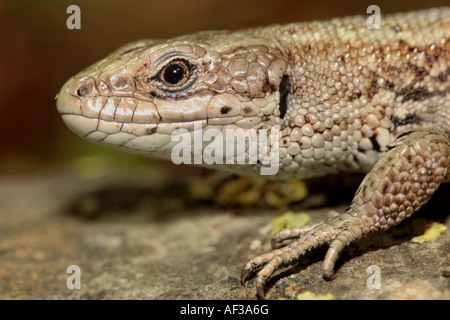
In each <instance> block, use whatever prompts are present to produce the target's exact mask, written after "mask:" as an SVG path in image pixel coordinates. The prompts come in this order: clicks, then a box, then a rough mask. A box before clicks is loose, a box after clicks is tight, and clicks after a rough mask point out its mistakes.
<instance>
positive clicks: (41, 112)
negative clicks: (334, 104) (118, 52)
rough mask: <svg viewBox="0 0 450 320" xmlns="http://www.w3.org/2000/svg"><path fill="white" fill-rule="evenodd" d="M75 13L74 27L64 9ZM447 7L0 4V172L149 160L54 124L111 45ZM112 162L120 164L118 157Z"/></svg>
mask: <svg viewBox="0 0 450 320" xmlns="http://www.w3.org/2000/svg"><path fill="white" fill-rule="evenodd" d="M71 4H76V5H78V6H79V7H80V8H81V27H82V29H81V30H68V29H67V28H66V20H67V18H68V17H69V14H67V13H66V9H67V7H68V6H69V5H71ZM371 4H376V5H378V6H379V7H380V8H381V13H382V14H386V13H392V12H400V11H411V10H417V9H422V8H431V7H434V6H444V5H446V4H447V5H448V4H449V3H448V1H445V0H442V1H439V0H436V1H426V2H425V1H423V0H413V1H411V0H405V1H395V2H394V1H376V2H374V1H360V0H347V1H311V2H303V1H293V0H252V1H244V0H228V1H214V0H189V1H186V0H166V1H161V0H156V1H155V0H151V1H145V0H136V1H118V0H108V1H103V0H102V1H92V0H90V1H75V0H71V1H63V0H58V1H56V0H53V1H52V0H40V1H36V0H19V1H17V0H2V1H0V35H1V38H0V39H1V42H0V43H1V50H0V173H2V174H5V173H29V172H33V171H36V170H41V169H42V168H44V167H46V168H49V167H54V165H55V164H61V163H67V162H70V161H73V159H76V158H77V157H83V156H97V157H103V158H104V159H107V160H106V161H108V162H112V163H114V162H120V163H121V164H123V163H132V164H133V165H135V164H136V163H148V160H146V159H144V160H143V159H141V158H139V157H135V156H128V155H121V154H119V152H116V151H108V150H107V149H106V148H102V147H98V146H95V145H92V144H90V143H88V142H85V141H83V140H82V139H79V138H78V137H77V136H75V135H74V134H73V133H72V132H70V131H69V130H68V129H67V128H65V127H64V124H63V123H62V121H61V120H60V117H59V115H58V113H57V111H56V107H55V100H54V97H55V96H56V94H57V93H58V91H59V89H60V88H61V86H62V85H63V83H64V82H65V81H66V80H67V79H68V78H70V77H71V76H73V75H75V74H76V73H77V72H79V71H80V70H82V69H83V68H85V67H86V66H88V65H90V64H91V63H93V62H95V61H97V60H99V59H101V58H103V57H104V56H105V55H107V54H108V53H109V52H111V51H112V50H114V49H116V48H117V47H119V46H121V45H123V44H125V43H127V42H130V41H134V40H138V39H140V38H165V37H173V36H177V35H181V34H185V33H190V32H195V31H199V30H208V29H239V28H246V27H251V26H258V25H268V24H272V23H280V24H282V23H288V22H296V21H308V20H317V19H330V18H332V17H337V16H345V15H354V14H363V15H366V9H367V7H368V6H369V5H371ZM118 159H119V160H118Z"/></svg>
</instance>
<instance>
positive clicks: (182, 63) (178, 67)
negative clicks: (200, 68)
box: [159, 59, 193, 87]
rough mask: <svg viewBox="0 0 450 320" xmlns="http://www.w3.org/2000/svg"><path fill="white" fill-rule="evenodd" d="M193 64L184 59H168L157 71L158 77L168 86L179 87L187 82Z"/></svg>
mask: <svg viewBox="0 0 450 320" xmlns="http://www.w3.org/2000/svg"><path fill="white" fill-rule="evenodd" d="M192 70H193V66H192V65H191V64H190V63H189V62H188V61H186V60H184V59H178V60H172V61H170V62H169V63H168V64H167V65H166V66H165V67H164V68H163V69H162V70H161V72H160V73H159V79H160V80H161V81H162V82H163V83H164V84H165V85H167V86H169V87H179V86H182V85H183V84H185V83H186V82H188V80H189V79H190V77H191V73H192Z"/></svg>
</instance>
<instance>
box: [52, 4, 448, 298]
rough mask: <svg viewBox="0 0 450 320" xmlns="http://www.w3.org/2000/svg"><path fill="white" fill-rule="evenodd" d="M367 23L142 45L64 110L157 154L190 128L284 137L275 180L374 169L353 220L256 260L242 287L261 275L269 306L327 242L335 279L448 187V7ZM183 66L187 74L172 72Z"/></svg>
mask: <svg viewBox="0 0 450 320" xmlns="http://www.w3.org/2000/svg"><path fill="white" fill-rule="evenodd" d="M366 19H367V17H361V16H360V17H347V18H338V19H333V20H330V21H324V22H310V23H295V24H290V25H286V26H269V27H265V28H254V29H248V30H240V31H235V32H229V31H210V32H202V33H197V34H193V35H187V36H183V37H179V38H175V39H169V40H164V41H163V40H144V41H140V42H136V43H133V44H130V45H127V46H125V47H123V48H121V49H119V50H117V51H116V52H114V53H112V54H111V55H110V56H108V57H106V58H105V59H103V60H102V61H100V62H98V63H96V64H94V65H93V66H91V67H89V68H87V69H86V70H84V71H82V72H81V73H80V74H78V75H76V76H75V77H73V78H72V79H70V80H69V81H68V82H67V83H66V84H65V85H64V87H63V88H62V89H61V92H60V94H59V97H58V102H57V105H58V110H59V112H60V113H61V114H62V117H63V120H64V121H65V122H66V124H67V125H68V126H69V128H71V129H72V130H73V131H75V132H76V133H77V134H79V135H81V136H82V137H85V138H87V139H89V140H91V141H93V142H95V143H99V144H103V145H107V146H110V147H113V148H118V149H122V150H125V151H129V152H135V153H141V154H145V155H148V156H151V157H158V158H164V159H170V154H171V150H172V149H173V147H174V144H175V143H174V142H173V141H171V139H170V136H171V133H172V132H173V131H174V130H175V129H178V128H186V129H187V130H189V131H190V134H191V135H194V134H195V133H194V125H195V124H201V126H202V128H204V129H208V128H215V129H218V130H219V131H221V132H225V130H226V129H256V130H260V129H269V130H272V129H278V130H279V136H278V139H277V141H276V143H277V144H276V145H275V147H278V150H279V161H280V163H279V165H280V167H279V170H278V172H277V173H276V174H275V175H272V176H265V177H266V178H268V179H303V178H309V177H314V176H320V175H325V174H327V173H338V172H342V171H359V172H368V174H367V176H366V177H365V179H364V180H363V182H362V183H361V186H360V188H359V189H358V191H357V193H356V195H355V198H354V200H353V203H352V205H351V207H350V208H349V209H348V210H347V211H346V212H344V213H342V214H341V215H339V216H337V217H334V218H332V219H329V220H328V221H325V222H322V223H320V224H318V225H315V226H311V227H306V228H305V227H304V228H293V229H285V230H282V231H280V232H279V233H278V234H276V235H275V236H274V240H273V243H274V246H275V245H277V244H278V243H280V242H283V243H284V242H288V241H290V243H289V244H288V245H287V246H284V247H282V248H280V249H275V250H274V251H272V252H270V253H267V254H265V255H262V256H259V257H256V258H253V259H250V260H249V262H248V263H247V264H246V265H245V266H244V269H243V271H242V282H243V283H244V282H245V281H247V280H248V279H249V278H250V277H253V276H255V278H256V284H257V286H256V287H257V295H258V297H260V298H263V297H264V285H265V283H266V282H267V281H268V279H270V277H271V276H272V274H273V273H274V272H275V271H276V270H278V269H279V268H281V267H285V266H288V265H291V264H294V263H295V262H296V261H298V260H300V259H301V257H302V255H303V254H304V253H305V252H306V251H308V250H311V249H314V248H317V247H319V246H322V245H328V246H329V250H328V253H327V255H326V257H325V260H324V274H325V275H326V276H328V277H330V276H332V274H333V267H334V264H335V262H336V260H337V258H338V256H339V252H340V251H341V250H342V249H343V248H344V247H345V246H347V245H348V244H349V243H350V242H352V241H355V240H357V239H359V238H361V237H363V236H364V235H366V234H368V233H370V232H376V231H383V230H387V229H389V228H390V227H392V226H393V225H396V224H398V223H400V222H401V221H402V220H403V219H405V218H406V217H409V216H411V214H412V213H413V212H415V211H417V210H418V209H419V208H420V207H421V206H422V205H423V204H424V203H426V202H427V201H428V199H429V198H430V197H431V196H432V194H433V193H434V191H435V190H436V189H437V188H438V187H439V185H440V183H441V182H443V181H444V180H445V179H446V176H447V179H448V176H449V173H448V168H449V163H450V159H449V158H450V141H449V133H450V110H449V109H450V79H449V75H450V9H449V8H438V9H431V10H424V11H419V12H412V13H401V14H395V15H386V16H382V26H381V30H369V29H368V28H367V27H366ZM174 68H175V69H177V68H178V69H177V70H178V71H177V72H180V70H183V71H181V74H182V77H180V79H178V78H176V77H175V78H174V79H172V80H171V79H170V78H168V77H166V76H165V75H166V71H167V70H172V71H173V70H174ZM179 74H180V73H179ZM175 80H176V81H175ZM263 166H264V165H263V164H261V163H256V164H252V165H250V164H245V165H229V164H223V165H214V166H212V167H213V168H217V169H223V170H228V171H232V172H235V173H243V174H248V175H259V174H260V169H261V167H263ZM209 167H211V166H209Z"/></svg>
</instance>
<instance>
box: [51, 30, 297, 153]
mask: <svg viewBox="0 0 450 320" xmlns="http://www.w3.org/2000/svg"><path fill="white" fill-rule="evenodd" d="M287 71H288V64H287V62H286V59H285V58H284V57H283V54H282V52H281V51H280V50H278V49H276V48H275V47H274V46H273V45H271V44H269V43H267V41H266V40H263V39H261V38H258V37H254V36H252V35H250V34H247V33H241V32H234V33H233V32H227V31H217V32H204V33H197V34H193V35H189V36H184V37H179V38H174V39H170V40H164V41H160V40H143V41H139V42H135V43H131V44H128V45H126V46H124V47H122V48H120V49H118V50H116V51H115V52H113V53H112V54H110V55H109V56H107V57H106V58H105V59H103V60H101V61H99V62H97V63H95V64H94V65H92V66H90V67H89V68H87V69H85V70H83V71H82V72H80V73H79V74H77V75H76V76H74V77H72V78H71V79H70V80H68V81H67V82H66V83H65V85H64V86H63V87H62V89H61V91H60V93H59V94H58V98H57V108H58V111H59V112H60V113H61V115H62V118H63V121H64V122H65V123H66V125H67V126H68V127H69V128H70V129H71V130H72V131H74V132H75V133H77V134H78V135H80V136H82V137H84V138H86V139H88V140H91V141H93V142H95V143H98V144H102V145H105V146H109V147H113V148H118V149H122V150H124V151H129V152H134V153H141V154H146V155H149V156H152V157H157V158H166V159H168V158H170V154H171V150H172V148H173V146H174V144H176V142H173V141H172V140H171V134H172V133H173V132H174V131H175V130H176V129H186V130H187V131H189V132H191V133H192V132H193V131H194V126H195V125H197V126H196V128H199V127H200V128H216V129H218V130H220V131H221V132H223V131H224V130H225V129H255V130H259V129H264V128H267V129H269V130H270V129H272V128H276V127H278V128H279V126H280V123H281V120H280V118H281V117H280V116H282V115H283V113H285V109H286V106H283V90H284V92H285V93H286V88H289V80H288V77H287V76H286V73H287ZM280 92H281V94H280ZM280 96H281V98H280Z"/></svg>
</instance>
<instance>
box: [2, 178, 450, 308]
mask: <svg viewBox="0 0 450 320" xmlns="http://www.w3.org/2000/svg"><path fill="white" fill-rule="evenodd" d="M179 170H181V169H179ZM190 178H191V177H190V176H189V175H186V176H184V177H183V174H180V171H175V173H171V174H165V172H164V174H160V175H159V177H156V178H150V177H147V176H146V175H145V173H144V174H142V173H138V174H131V175H129V176H124V175H114V174H112V173H108V174H106V175H103V176H101V177H90V178H85V177H82V176H80V175H77V174H74V173H73V172H72V173H69V172H68V171H67V170H60V171H54V172H45V173H38V174H32V175H30V176H26V177H25V176H4V177H1V179H0V260H1V264H0V299H254V297H255V290H254V287H253V286H252V285H251V283H250V284H248V285H247V286H245V287H243V286H241V285H240V279H239V276H240V271H241V268H242V266H243V265H244V263H245V262H246V261H247V259H248V258H250V257H252V256H254V255H257V254H260V253H263V252H266V251H268V250H269V249H270V234H268V232H267V231H268V229H267V225H268V224H269V222H270V221H271V219H273V218H274V217H276V216H279V215H281V214H283V213H284V212H286V208H285V209H273V208H270V207H268V206H264V205H261V204H259V205H256V206H253V207H229V208H226V207H225V208H224V207H219V206H216V205H214V204H211V203H202V202H198V201H194V200H192V199H190V198H189V195H188V192H187V183H188V182H189V179H190ZM449 190H450V188H449V186H448V185H447V186H442V187H441V189H440V190H439V192H438V194H437V195H436V196H435V197H434V198H433V199H432V201H430V203H429V204H427V205H426V207H424V208H423V209H422V210H421V211H420V212H419V213H417V214H416V217H414V216H413V218H412V219H409V221H406V222H404V223H402V224H401V225H400V226H398V227H396V228H395V229H394V230H392V231H389V232H387V233H383V234H379V235H373V236H369V237H367V238H365V239H363V241H361V242H359V243H357V244H353V245H352V246H351V247H350V248H349V249H347V250H346V251H345V252H344V254H343V256H342V257H341V258H340V260H339V263H338V265H337V268H338V270H337V274H336V278H335V279H334V280H332V281H326V280H324V279H323V278H322V275H321V261H322V259H323V256H324V254H325V251H324V250H320V249H319V250H316V251H314V252H312V253H311V254H310V255H308V256H307V257H306V258H305V259H304V260H303V264H301V265H298V266H296V267H294V268H291V269H290V270H289V271H284V272H281V273H279V274H278V275H277V276H275V278H274V279H273V280H272V281H271V282H270V283H269V285H268V286H267V288H266V289H267V295H266V298H268V299H279V298H285V299H295V298H296V297H297V295H298V294H299V293H301V292H304V291H311V292H313V293H316V294H322V295H324V294H328V293H331V294H333V295H334V296H335V297H336V298H337V299H450V278H449V272H450V271H449V270H448V267H449V262H450V258H449V255H450V233H449V231H447V232H445V233H443V234H441V235H440V236H439V237H438V238H436V239H434V240H432V241H428V242H425V243H422V244H419V243H413V242H410V239H411V238H412V237H413V236H415V235H417V234H420V233H421V232H422V231H423V230H420V229H423V228H424V223H423V221H425V220H424V219H427V220H432V221H439V222H441V223H443V224H446V225H447V227H449V226H450V219H449V216H448V213H449V203H448V195H449ZM322 196H323V194H317V193H313V192H312V194H311V195H310V197H309V198H308V199H306V200H305V201H303V202H301V203H299V204H294V205H292V206H290V208H289V210H294V211H303V212H307V213H308V214H310V217H311V223H315V222H318V221H320V220H322V219H324V218H326V217H327V215H328V213H329V211H330V210H336V211H342V210H344V209H345V208H346V206H348V202H347V203H338V204H332V205H329V204H325V205H323V204H321V202H322V200H321V197H322ZM446 198H447V200H446ZM345 201H351V197H350V198H346V199H345ZM417 226H419V227H417ZM70 265H77V266H79V267H80V268H81V289H80V290H76V289H74V290H69V289H68V288H67V286H66V281H67V278H68V277H69V276H70V274H68V273H66V270H67V267H68V266H70ZM371 265H376V266H378V267H379V268H380V272H381V288H380V289H368V287H367V279H368V278H369V276H370V274H368V273H367V272H366V269H367V268H368V267H369V266H371ZM445 268H447V269H445Z"/></svg>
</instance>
